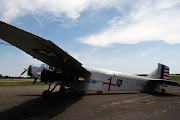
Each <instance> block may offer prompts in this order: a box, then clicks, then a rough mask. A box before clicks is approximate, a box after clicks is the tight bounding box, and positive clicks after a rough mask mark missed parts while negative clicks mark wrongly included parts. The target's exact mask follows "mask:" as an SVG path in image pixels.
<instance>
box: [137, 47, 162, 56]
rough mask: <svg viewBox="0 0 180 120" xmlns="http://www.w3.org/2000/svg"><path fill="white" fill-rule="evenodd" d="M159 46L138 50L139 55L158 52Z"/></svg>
mask: <svg viewBox="0 0 180 120" xmlns="http://www.w3.org/2000/svg"><path fill="white" fill-rule="evenodd" d="M159 51H160V48H153V49H148V50H143V51H141V52H140V55H141V56H147V55H149V54H152V53H155V52H159Z"/></svg>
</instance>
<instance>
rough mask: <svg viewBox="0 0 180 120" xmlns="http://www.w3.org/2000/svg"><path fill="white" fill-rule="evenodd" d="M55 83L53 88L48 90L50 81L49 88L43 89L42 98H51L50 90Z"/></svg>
mask: <svg viewBox="0 0 180 120" xmlns="http://www.w3.org/2000/svg"><path fill="white" fill-rule="evenodd" d="M56 86H57V84H56V85H55V86H54V87H53V89H52V90H51V91H50V88H51V83H50V84H49V88H48V90H45V91H44V92H43V93H42V97H43V98H44V99H48V98H52V92H53V90H54V89H55V88H56Z"/></svg>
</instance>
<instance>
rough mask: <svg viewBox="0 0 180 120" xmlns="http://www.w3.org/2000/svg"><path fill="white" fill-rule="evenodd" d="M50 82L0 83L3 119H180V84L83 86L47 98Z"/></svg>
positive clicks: (0, 117) (1, 119)
mask: <svg viewBox="0 0 180 120" xmlns="http://www.w3.org/2000/svg"><path fill="white" fill-rule="evenodd" d="M47 88H48V86H18V87H0V120H6V119H8V120H11V119H12V120H21V119H27V120H31V119H32V120H34V119H35V120H36V119H37V120H47V119H52V120H60V119H61V120H81V119H82V120H119V119H121V120H152V119H154V120H158V119H159V120H160V119H162V120H180V87H168V88H166V93H161V92H154V93H151V94H147V93H140V92H137V91H129V92H105V93H104V94H102V95H96V92H93V91H87V92H86V93H85V92H84V91H80V90H72V91H68V92H67V93H65V94H60V93H58V92H57V91H58V89H59V88H57V89H56V90H55V92H56V93H54V94H53V98H52V99H49V100H44V99H43V98H42V97H41V94H42V92H43V91H44V90H46V89H47Z"/></svg>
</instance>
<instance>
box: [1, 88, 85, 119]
mask: <svg viewBox="0 0 180 120" xmlns="http://www.w3.org/2000/svg"><path fill="white" fill-rule="evenodd" d="M84 94H85V91H80V90H74V91H69V92H67V93H65V94H59V93H53V98H52V99H49V100H44V99H43V98H42V97H39V98H36V99H33V100H30V101H28V102H25V103H23V104H20V105H18V106H15V107H12V108H10V109H8V110H5V111H3V112H1V113H0V120H21V119H38V120H39V119H43V120H44V119H45V120H46V119H50V118H53V117H54V116H56V115H58V114H61V113H62V112H64V111H65V110H66V108H68V107H69V106H71V105H72V104H74V103H76V102H77V101H79V100H80V99H82V97H83V96H84ZM24 96H25V95H24ZM28 96H29V95H28Z"/></svg>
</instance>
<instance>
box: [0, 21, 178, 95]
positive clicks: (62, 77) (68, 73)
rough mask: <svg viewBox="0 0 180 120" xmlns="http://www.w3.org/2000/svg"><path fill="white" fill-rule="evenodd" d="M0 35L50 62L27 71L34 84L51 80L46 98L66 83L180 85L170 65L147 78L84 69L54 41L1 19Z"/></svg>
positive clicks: (141, 87)
mask: <svg viewBox="0 0 180 120" xmlns="http://www.w3.org/2000/svg"><path fill="white" fill-rule="evenodd" d="M0 38H1V39H2V40H4V41H6V42H8V43H10V44H12V45H14V46H16V47H17V48H19V49H21V50H23V51H24V52H26V53H27V54H30V55H31V56H32V57H34V58H37V59H38V60H41V61H42V62H44V63H46V64H47V65H41V67H34V66H31V65H30V66H29V68H28V70H25V71H27V73H28V75H29V76H32V77H34V78H35V80H34V82H33V83H35V82H36V80H37V79H40V80H41V82H45V83H49V88H48V90H46V91H44V92H43V94H42V96H43V97H44V98H48V97H50V96H51V95H52V92H53V90H54V89H55V88H56V86H57V85H60V86H61V87H60V92H65V91H66V89H65V87H64V86H67V87H70V88H82V89H84V90H94V91H144V92H151V91H154V90H162V92H165V89H164V86H166V85H173V86H180V84H179V83H177V82H175V81H170V80H169V67H168V66H165V65H162V64H160V63H159V64H158V68H157V69H156V70H155V71H154V72H152V73H151V74H149V75H148V76H147V77H140V76H136V75H127V74H124V73H120V72H114V71H110V70H102V69H90V68H84V67H83V66H82V64H81V63H80V62H78V61H77V60H76V59H74V58H73V57H72V56H70V55H69V54H68V53H66V52H65V51H63V50H62V49H61V48H59V47H58V46H56V45H55V44H54V43H52V42H51V41H49V40H45V39H43V38H41V37H38V36H36V35H33V34H31V33H28V32H26V31H23V30H21V29H19V28H16V27H14V26H11V25H9V24H6V23H4V22H1V21H0ZM51 66H52V67H51ZM25 71H24V72H25ZM24 72H23V73H24ZM23 73H22V74H23ZM51 83H55V86H54V87H53V88H52V90H50V86H51Z"/></svg>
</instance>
